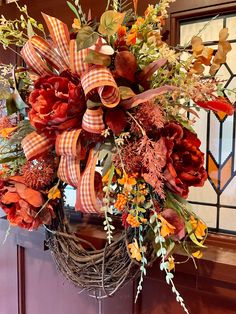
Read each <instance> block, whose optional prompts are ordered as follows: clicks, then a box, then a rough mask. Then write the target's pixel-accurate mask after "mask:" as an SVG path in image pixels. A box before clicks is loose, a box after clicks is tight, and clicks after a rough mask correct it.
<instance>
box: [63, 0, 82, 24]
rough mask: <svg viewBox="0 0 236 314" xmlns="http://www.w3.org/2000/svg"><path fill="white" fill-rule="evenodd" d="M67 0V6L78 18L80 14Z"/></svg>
mask: <svg viewBox="0 0 236 314" xmlns="http://www.w3.org/2000/svg"><path fill="white" fill-rule="evenodd" d="M66 2H67V5H68V7H69V8H70V9H71V11H72V12H73V13H74V14H75V16H76V17H77V18H78V19H79V20H80V16H79V13H78V11H77V9H76V7H75V6H74V5H73V4H72V3H71V2H69V1H66Z"/></svg>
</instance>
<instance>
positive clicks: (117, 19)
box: [98, 10, 125, 36]
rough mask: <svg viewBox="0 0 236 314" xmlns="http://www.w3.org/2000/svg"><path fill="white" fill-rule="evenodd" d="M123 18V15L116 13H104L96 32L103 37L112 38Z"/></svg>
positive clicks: (110, 11) (109, 11)
mask: <svg viewBox="0 0 236 314" xmlns="http://www.w3.org/2000/svg"><path fill="white" fill-rule="evenodd" d="M124 17H125V13H119V12H116V11H112V10H108V11H105V12H104V13H103V14H102V16H101V19H100V25H99V28H98V31H99V33H100V34H102V35H105V36H112V35H114V34H115V33H116V32H117V31H118V28H119V27H120V25H121V24H122V22H123V20H124Z"/></svg>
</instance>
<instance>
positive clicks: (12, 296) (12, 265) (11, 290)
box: [0, 220, 18, 314]
mask: <svg viewBox="0 0 236 314" xmlns="http://www.w3.org/2000/svg"><path fill="white" fill-rule="evenodd" d="M7 227H8V225H7V226H6V224H5V223H4V224H2V223H1V220H0V313H1V314H17V313H18V292H17V249H16V245H15V234H14V233H10V235H9V236H8V238H7V240H6V242H5V243H4V244H3V240H4V238H5V235H6V230H7Z"/></svg>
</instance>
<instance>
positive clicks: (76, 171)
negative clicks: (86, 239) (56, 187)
mask: <svg viewBox="0 0 236 314" xmlns="http://www.w3.org/2000/svg"><path fill="white" fill-rule="evenodd" d="M43 17H44V19H45V22H46V24H47V26H48V29H49V32H50V35H51V41H50V42H48V41H47V40H45V39H43V38H41V37H39V36H32V37H31V38H30V39H29V41H28V42H27V43H26V45H25V46H24V47H23V49H22V51H21V54H22V56H23V58H24V60H25V62H26V64H27V65H28V66H29V67H31V68H32V70H33V71H34V72H36V73H37V74H38V75H40V76H42V75H55V71H54V74H53V72H52V71H51V67H52V68H54V69H55V70H56V71H57V73H60V72H61V71H63V70H65V69H69V70H70V71H71V72H72V73H73V74H77V75H78V76H79V77H80V79H81V85H82V87H83V89H84V93H85V95H86V97H87V99H89V97H90V96H91V95H94V94H97V95H98V97H99V98H100V100H101V104H102V105H103V106H105V107H108V108H113V107H115V106H117V105H118V103H119V102H120V93H119V89H118V87H117V84H116V82H115V80H114V78H113V76H112V74H111V72H110V70H109V69H108V68H106V67H104V66H94V65H91V64H88V63H86V62H85V59H86V56H87V55H88V53H89V49H83V50H79V51H78V49H77V42H76V40H74V39H73V40H70V36H69V31H68V28H67V26H66V24H64V23H63V22H61V21H60V20H58V19H56V18H54V17H52V16H49V15H46V14H43ZM100 41H101V40H100ZM91 49H93V48H92V47H91ZM107 51H108V50H107ZM111 51H112V48H111V49H110V50H109V54H111ZM48 64H50V66H51V67H49V66H48ZM82 129H84V130H86V131H88V132H91V133H97V134H100V133H101V132H102V131H103V130H104V129H105V125H104V122H103V110H102V108H96V109H94V110H91V109H87V110H86V112H85V114H84V116H83V119H82ZM80 133H81V130H70V131H65V132H63V133H62V134H59V135H57V138H56V143H55V141H54V142H52V141H51V140H50V139H47V138H46V137H44V136H43V135H42V138H39V135H38V134H37V133H35V132H33V133H31V134H30V135H28V136H27V137H26V138H25V139H24V140H23V142H22V146H23V149H24V151H25V154H26V157H27V159H32V158H35V156H36V155H40V154H41V153H43V152H44V151H45V150H46V147H47V150H48V149H50V148H51V147H52V146H53V145H55V146H56V153H57V155H59V156H60V164H59V168H58V177H59V178H60V179H61V180H63V181H64V182H66V183H68V184H70V185H72V186H74V187H77V202H76V209H77V210H81V211H83V212H88V213H98V212H100V205H99V203H98V200H97V196H96V193H95V188H94V178H95V176H96V175H95V167H96V162H97V153H95V152H94V151H93V150H91V151H90V153H89V158H88V161H87V166H86V168H85V170H84V172H83V174H82V176H81V173H80V159H81V156H80V155H81V152H80V140H79V136H80ZM30 141H32V143H34V144H33V145H31V144H29V143H31V142H30ZM36 151H37V153H36ZM96 177H97V176H96Z"/></svg>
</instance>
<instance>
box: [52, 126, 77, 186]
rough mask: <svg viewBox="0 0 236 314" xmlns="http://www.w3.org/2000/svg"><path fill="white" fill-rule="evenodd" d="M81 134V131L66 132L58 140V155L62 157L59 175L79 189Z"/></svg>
mask: <svg viewBox="0 0 236 314" xmlns="http://www.w3.org/2000/svg"><path fill="white" fill-rule="evenodd" d="M80 133H81V129H80V130H72V131H65V132H63V133H62V134H60V135H58V136H57V139H56V153H57V155H58V156H61V159H60V164H59V167H58V171H57V175H58V177H59V178H60V179H61V180H62V181H64V182H66V183H68V184H70V185H72V186H73V187H78V184H79V180H80V148H81V146H80V141H79V136H80Z"/></svg>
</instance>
